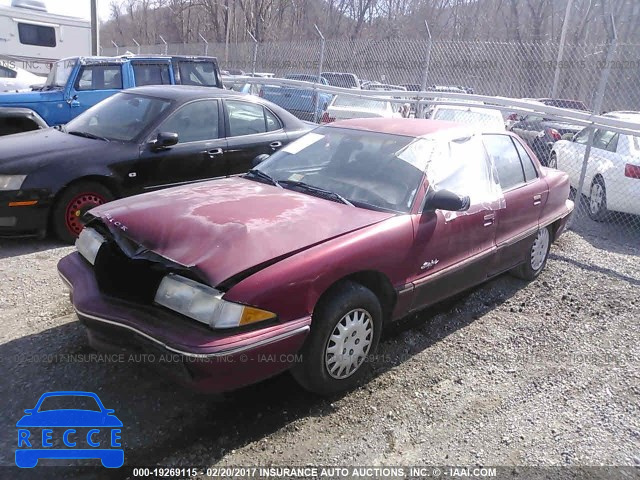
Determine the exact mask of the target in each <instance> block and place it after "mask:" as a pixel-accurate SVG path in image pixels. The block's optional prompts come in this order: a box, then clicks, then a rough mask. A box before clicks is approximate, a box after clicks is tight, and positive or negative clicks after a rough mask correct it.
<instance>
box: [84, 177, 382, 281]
mask: <svg viewBox="0 0 640 480" xmlns="http://www.w3.org/2000/svg"><path fill="white" fill-rule="evenodd" d="M90 213H91V214H92V215H94V216H96V217H100V218H101V219H102V221H103V223H104V224H105V225H107V227H108V228H109V229H110V230H112V231H116V232H118V233H120V234H124V235H125V236H127V237H128V238H129V239H131V240H132V241H134V242H135V243H137V244H140V245H142V246H143V247H145V248H146V249H148V250H151V251H152V252H155V253H157V254H158V255H161V256H162V257H164V258H166V259H169V260H172V261H173V262H175V263H178V264H180V265H183V266H186V267H189V268H192V267H195V268H197V270H198V271H199V273H200V274H201V275H202V276H204V277H205V278H206V280H207V281H208V282H209V284H210V285H212V286H217V285H219V284H220V283H221V282H223V281H224V280H227V279H229V278H230V277H233V276H235V275H237V274H239V273H241V272H243V271H245V270H247V269H251V268H253V267H258V266H260V265H261V264H264V263H266V262H270V261H274V260H275V259H278V258H280V257H284V256H287V255H289V254H291V253H294V252H297V251H300V250H303V249H305V248H307V247H310V246H312V245H314V244H318V243H321V242H324V241H326V240H329V239H331V238H334V237H337V236H340V235H343V234H345V233H348V232H351V231H354V230H357V229H360V228H362V227H365V226H368V225H371V224H374V223H377V222H379V221H382V220H385V219H387V218H389V217H392V216H393V215H394V214H393V213H385V212H377V211H373V210H366V209H362V208H357V207H352V206H349V205H344V204H340V203H336V202H332V201H329V200H324V199H321V198H317V197H313V196H310V195H306V194H303V193H298V192H293V191H290V190H285V189H281V188H278V187H274V186H271V185H266V184H262V183H258V182H255V181H252V180H247V179H244V178H240V177H233V178H226V179H220V180H213V181H208V182H203V183H199V184H192V185H188V186H183V187H177V188H171V189H167V190H160V191H157V192H153V193H147V194H143V195H138V196H135V197H130V198H126V199H122V200H118V201H115V202H111V203H109V204H105V205H102V206H100V207H97V208H94V209H93V210H91V211H90Z"/></svg>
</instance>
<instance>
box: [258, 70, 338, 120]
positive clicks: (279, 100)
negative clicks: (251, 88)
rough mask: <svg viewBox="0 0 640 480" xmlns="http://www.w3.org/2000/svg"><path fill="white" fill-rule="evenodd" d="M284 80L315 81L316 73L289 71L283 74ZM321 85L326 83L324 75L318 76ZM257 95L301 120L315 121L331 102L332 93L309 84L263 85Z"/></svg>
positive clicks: (316, 80)
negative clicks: (319, 90)
mask: <svg viewBox="0 0 640 480" xmlns="http://www.w3.org/2000/svg"><path fill="white" fill-rule="evenodd" d="M284 78H285V79H286V80H299V81H302V82H309V83H310V84H311V83H316V82H318V76H317V75H311V74H307V73H291V74H289V75H285V77H284ZM319 83H320V84H321V85H328V82H327V80H326V79H325V78H324V77H320V82H319ZM259 95H260V96H261V97H263V98H264V99H266V100H269V101H270V102H273V103H275V104H276V105H279V106H281V107H282V108H284V109H285V110H287V111H289V112H291V113H292V114H293V115H295V116H296V117H298V118H299V119H301V120H306V121H315V120H317V119H319V118H320V117H321V116H322V112H324V111H325V110H326V108H327V106H328V105H329V102H331V99H332V98H333V95H332V94H330V93H323V92H317V91H315V90H314V89H313V87H312V86H311V85H309V87H308V88H305V87H281V86H279V85H269V84H268V83H267V84H265V85H263V86H262V88H261V89H260V91H259Z"/></svg>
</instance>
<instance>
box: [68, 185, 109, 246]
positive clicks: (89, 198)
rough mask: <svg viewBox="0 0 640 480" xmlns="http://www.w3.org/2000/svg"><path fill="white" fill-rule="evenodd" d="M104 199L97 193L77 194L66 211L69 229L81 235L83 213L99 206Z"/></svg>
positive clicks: (76, 234)
mask: <svg viewBox="0 0 640 480" xmlns="http://www.w3.org/2000/svg"><path fill="white" fill-rule="evenodd" d="M104 201H105V200H104V198H103V197H101V196H100V195H98V194H97V193H81V194H79V195H76V196H75V197H74V198H73V199H72V200H71V201H70V202H69V204H68V205H67V209H66V211H65V223H66V226H67V230H69V232H71V233H72V234H73V235H74V236H76V237H77V236H78V235H80V232H81V231H82V228H83V227H84V225H83V224H82V222H81V221H80V219H81V218H82V215H84V212H86V211H87V210H91V209H92V208H93V207H97V206H98V205H102V204H103V203H104Z"/></svg>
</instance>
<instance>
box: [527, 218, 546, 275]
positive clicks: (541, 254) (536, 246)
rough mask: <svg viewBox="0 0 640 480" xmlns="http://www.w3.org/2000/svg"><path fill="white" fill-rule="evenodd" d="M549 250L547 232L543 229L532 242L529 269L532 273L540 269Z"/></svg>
mask: <svg viewBox="0 0 640 480" xmlns="http://www.w3.org/2000/svg"><path fill="white" fill-rule="evenodd" d="M548 248H549V230H548V229H546V228H543V229H542V230H540V231H539V232H538V236H537V237H536V239H535V240H534V241H533V246H532V247H531V268H532V269H533V270H534V271H538V270H540V269H541V268H542V265H543V263H544V259H545V258H546V256H547V250H548Z"/></svg>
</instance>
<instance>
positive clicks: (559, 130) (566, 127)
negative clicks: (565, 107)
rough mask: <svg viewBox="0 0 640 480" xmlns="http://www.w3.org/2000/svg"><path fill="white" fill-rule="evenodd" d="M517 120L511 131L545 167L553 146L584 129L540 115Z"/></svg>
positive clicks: (528, 115) (531, 114)
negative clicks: (565, 135)
mask: <svg viewBox="0 0 640 480" xmlns="http://www.w3.org/2000/svg"><path fill="white" fill-rule="evenodd" d="M517 118H518V119H517V120H516V121H515V122H514V123H513V124H512V125H511V129H510V130H511V131H512V132H513V133H516V134H518V135H519V136H520V138H522V139H523V140H524V141H525V142H527V144H528V145H529V146H530V147H531V149H532V150H533V151H534V152H535V154H536V156H537V157H538V159H539V160H540V163H542V164H543V165H545V166H546V165H548V162H549V155H550V154H551V149H552V147H553V144H554V143H555V142H557V141H558V140H560V139H561V138H562V136H563V135H564V134H566V133H571V134H575V133H577V132H579V131H580V130H582V128H583V127H581V126H579V125H572V124H571V123H569V122H564V121H561V120H554V119H551V118H546V117H545V116H544V115H542V114H540V113H529V114H527V115H525V116H518V117H517Z"/></svg>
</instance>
